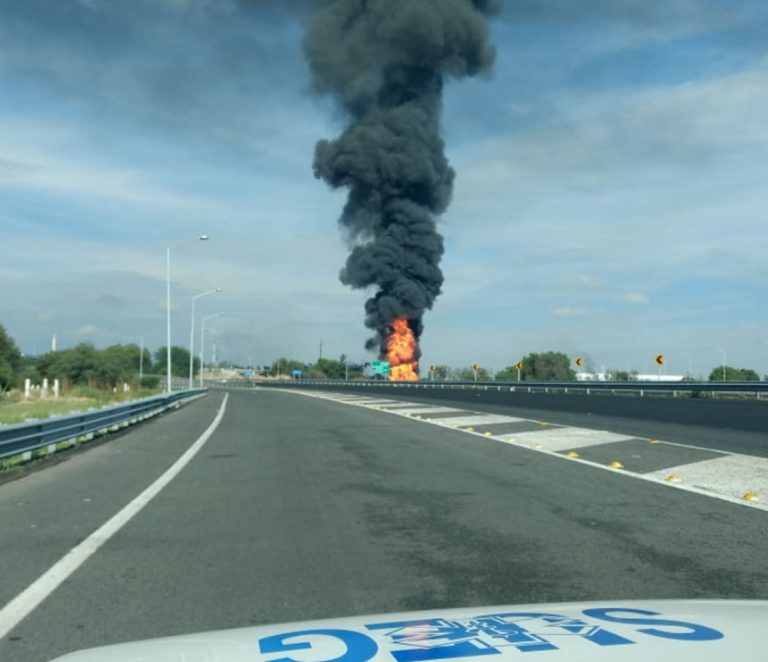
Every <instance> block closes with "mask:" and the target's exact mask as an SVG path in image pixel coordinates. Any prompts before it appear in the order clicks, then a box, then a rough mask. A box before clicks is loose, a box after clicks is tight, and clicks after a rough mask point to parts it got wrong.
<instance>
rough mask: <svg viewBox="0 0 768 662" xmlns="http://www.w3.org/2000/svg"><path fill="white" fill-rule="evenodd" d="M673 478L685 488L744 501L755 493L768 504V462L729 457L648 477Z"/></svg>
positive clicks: (663, 471)
mask: <svg viewBox="0 0 768 662" xmlns="http://www.w3.org/2000/svg"><path fill="white" fill-rule="evenodd" d="M670 475H675V476H676V477H677V478H679V479H680V480H681V481H682V482H683V484H685V485H690V486H692V487H700V488H703V489H707V490H711V491H713V492H717V493H718V494H723V495H725V496H730V497H739V498H741V497H743V496H744V495H745V494H746V493H748V492H755V493H757V494H758V496H760V497H762V499H763V500H764V501H768V458H764V457H752V456H748V455H729V456H727V457H718V458H714V459H711V460H702V461H701V462H691V463H690V464H682V465H679V466H676V467H667V468H666V469H662V470H661V471H654V472H652V473H648V474H646V476H653V477H655V478H659V479H662V480H666V478H667V477H668V476H670Z"/></svg>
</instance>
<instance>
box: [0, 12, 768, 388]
mask: <svg viewBox="0 0 768 662" xmlns="http://www.w3.org/2000/svg"><path fill="white" fill-rule="evenodd" d="M414 1H415V0H414ZM300 4H301V3H297V2H292V1H291V0H285V1H284V2H277V1H275V0H271V1H266V0H265V1H259V0H250V1H248V2H246V1H244V0H134V1H132V2H127V1H124V2H121V1H120V0H60V1H57V2H50V1H48V0H2V2H0V199H1V200H2V204H0V224H1V225H0V226H1V227H2V237H3V239H2V242H0V287H1V288H2V298H1V299H0V322H1V323H3V324H4V325H5V326H6V327H7V328H8V330H9V331H10V332H11V333H12V335H13V336H14V337H15V338H16V339H17V340H18V342H19V344H20V345H21V347H22V348H23V350H24V351H26V352H33V351H37V352H40V351H43V350H44V349H46V348H47V347H48V346H49V344H50V338H51V336H52V335H53V334H56V335H57V337H58V341H59V346H69V345H73V344H75V343H77V342H80V341H84V340H88V341H92V342H94V343H95V344H96V345H98V346H105V345H107V344H111V343H117V342H123V343H125V342H138V340H139V338H140V337H142V336H143V337H144V339H145V342H146V343H147V344H148V345H149V346H152V347H157V346H159V345H161V344H164V335H163V334H164V299H163V298H164V273H165V272H164V267H165V264H164V257H165V246H166V245H167V244H169V243H171V244H173V245H174V246H175V245H176V244H177V243H179V242H180V241H182V240H184V239H186V238H188V237H194V236H196V235H198V234H200V233H206V234H209V235H210V236H211V241H210V242H207V243H199V242H198V243H195V242H191V243H185V244H183V245H181V246H178V247H176V248H174V251H173V293H174V303H173V309H172V310H173V320H174V342H176V343H179V344H185V343H187V342H188V335H189V308H190V297H191V296H192V295H193V294H195V293H198V292H202V291H205V290H208V289H210V288H216V287H221V288H223V289H224V292H223V293H222V294H221V295H217V296H215V297H213V296H211V297H208V298H206V299H202V300H200V301H198V310H200V311H201V312H203V313H205V314H211V313H215V312H219V311H222V312H224V313H225V317H223V318H221V320H216V321H215V322H212V323H211V325H210V333H209V336H211V337H215V338H218V342H219V346H220V348H221V349H220V354H221V355H222V356H223V357H225V358H228V359H232V360H236V361H243V362H245V361H251V360H253V361H254V362H256V363H257V364H261V363H267V362H270V361H271V360H272V359H273V358H275V357H276V356H278V355H288V356H294V357H297V358H300V359H303V360H308V361H309V360H314V359H315V358H316V357H317V352H318V346H319V343H320V340H321V339H322V340H323V344H324V350H325V354H326V355H330V356H338V355H340V354H341V353H346V354H348V355H349V356H350V357H352V358H354V359H361V360H362V359H368V358H370V357H369V355H367V354H366V352H365V350H364V349H363V343H364V341H365V338H366V337H367V331H366V329H365V328H364V326H363V302H364V300H365V298H366V293H364V292H357V291H352V290H349V289H348V288H346V287H345V286H343V285H342V284H341V283H340V282H339V280H338V273H339V270H340V268H341V266H342V265H343V263H344V261H345V258H346V254H347V247H346V246H345V243H344V238H343V236H342V233H341V232H340V230H339V229H338V225H337V218H338V216H339V212H340V210H341V207H342V205H343V201H344V197H343V194H340V193H334V192H331V191H329V190H328V189H327V188H326V187H325V185H324V184H323V183H321V182H319V181H317V180H315V179H314V177H313V175H312V169H311V162H312V156H313V149H314V143H315V142H316V141H317V140H318V139H320V138H329V137H333V136H335V135H337V134H338V133H339V131H340V129H341V127H342V119H341V118H340V117H339V115H338V114H337V112H336V110H335V109H334V107H333V105H332V104H331V103H330V102H329V101H328V100H327V99H318V98H315V97H313V96H311V95H309V94H308V93H307V92H306V90H307V86H308V73H307V69H306V65H305V63H304V61H303V57H302V53H301V34H302V28H301V19H300V10H299V9H298V8H297V7H298V5H300ZM493 32H494V38H495V42H496V45H497V47H498V59H497V63H496V68H495V74H494V76H493V77H492V78H490V79H488V80H471V81H464V82H460V83H453V84H451V85H450V86H449V88H448V90H447V93H446V99H445V116H444V122H443V125H444V134H445V137H446V141H447V145H448V154H449V157H450V159H451V162H452V164H453V166H454V168H455V169H456V171H457V175H458V176H457V182H456V189H455V192H454V199H453V203H452V205H451V207H450V209H449V210H448V212H447V213H446V214H445V216H444V217H443V218H442V219H441V221H440V231H441V232H442V234H443V235H444V236H445V239H446V255H445V258H444V261H443V269H444V272H445V277H446V282H445V286H444V288H443V294H442V296H441V297H440V298H439V299H438V301H437V303H436V304H435V307H434V310H433V311H431V312H429V313H428V314H427V316H426V318H425V324H426V330H425V334H424V336H423V350H424V360H425V361H426V362H430V363H432V362H434V363H448V364H451V365H467V364H469V363H471V362H473V361H477V362H479V363H481V364H482V365H486V366H488V367H489V368H494V369H500V368H501V367H503V366H505V365H508V364H510V363H513V362H514V361H516V360H517V359H518V358H519V357H520V356H521V355H523V354H526V353H528V352H531V351H546V350H550V349H553V350H561V351H565V352H567V353H569V354H571V355H577V354H578V355H585V356H587V357H589V359H590V362H591V363H592V364H593V365H594V366H595V367H601V366H606V367H616V368H622V369H629V368H634V369H638V370H641V371H645V370H650V369H651V361H652V357H653V356H655V354H657V353H660V352H661V353H664V354H666V355H667V357H668V368H667V369H668V371H669V372H670V373H680V374H682V373H683V372H685V371H686V370H687V368H688V365H689V364H690V365H691V366H692V368H693V371H694V373H696V374H702V373H708V372H709V370H710V369H711V368H712V367H713V366H714V365H716V364H717V363H718V362H719V361H720V353H719V352H718V351H716V349H715V348H718V349H719V348H723V349H725V350H726V352H727V354H728V361H729V363H731V364H735V365H739V366H747V367H753V368H755V369H757V370H758V371H759V372H760V373H761V374H766V373H768V344H764V343H762V342H761V340H768V312H766V307H765V302H766V294H768V266H767V263H766V247H768V225H767V224H766V221H765V218H766V211H765V210H766V209H768V187H766V185H765V182H766V181H768V156H767V155H768V123H767V122H766V118H767V116H768V40H766V39H765V35H766V34H768V7H766V5H765V3H764V2H760V1H758V0H754V1H752V0H740V1H736V2H734V1H732V0H665V1H663V2H662V1H658V2H657V1H656V0H644V1H643V2H638V1H635V0H583V1H581V2H579V1H577V0H507V1H506V6H505V9H504V11H503V14H502V15H501V16H500V17H499V18H498V19H497V20H496V21H495V22H494V24H493Z"/></svg>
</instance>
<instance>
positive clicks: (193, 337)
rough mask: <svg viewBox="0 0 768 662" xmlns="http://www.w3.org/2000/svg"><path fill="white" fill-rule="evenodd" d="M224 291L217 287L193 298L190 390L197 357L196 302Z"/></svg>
mask: <svg viewBox="0 0 768 662" xmlns="http://www.w3.org/2000/svg"><path fill="white" fill-rule="evenodd" d="M222 291H223V290H222V289H221V288H220V287H217V288H216V289H215V290H208V291H207V292H201V293H200V294H195V295H194V296H193V297H192V316H191V321H190V324H189V390H190V391H191V390H192V387H193V386H194V384H193V374H194V363H195V361H194V356H195V301H197V300H198V299H199V298H201V297H207V296H208V295H209V294H221V292H222Z"/></svg>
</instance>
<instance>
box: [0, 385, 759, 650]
mask: <svg viewBox="0 0 768 662" xmlns="http://www.w3.org/2000/svg"><path fill="white" fill-rule="evenodd" d="M224 397H225V394H224V393H222V392H214V393H212V394H210V395H209V396H207V397H206V398H203V399H202V400H199V401H197V402H195V403H192V404H190V405H188V406H186V407H184V408H182V409H181V410H180V411H178V412H175V413H173V414H170V415H167V416H163V417H162V418H159V419H157V420H154V421H151V422H149V423H147V424H145V425H143V426H141V427H139V428H137V429H134V430H132V431H130V432H128V433H126V434H123V435H121V436H119V437H118V438H116V439H114V440H113V441H110V442H109V443H106V444H102V445H100V446H99V447H96V448H93V449H91V450H88V451H84V452H75V453H71V454H69V455H68V456H67V457H66V461H63V462H59V463H57V464H51V466H48V467H46V468H44V469H42V470H39V471H34V472H30V473H28V474H26V475H24V476H23V477H22V478H20V479H18V480H13V481H10V482H6V483H5V484H3V485H0V519H1V521H2V535H1V537H0V571H1V572H2V574H1V575H0V577H2V582H0V609H1V608H2V607H1V606H2V605H6V604H7V603H9V602H10V601H11V600H13V599H14V598H16V597H17V596H18V595H19V594H22V593H23V592H24V590H25V589H26V588H27V587H29V586H30V584H32V582H34V581H35V580H37V579H38V578H39V577H41V576H45V573H46V572H47V571H48V570H49V569H50V568H51V566H53V565H54V564H55V563H56V562H57V561H58V560H59V559H61V558H62V557H64V556H65V555H66V554H67V552H68V551H69V550H71V549H72V548H74V547H76V546H77V545H78V544H79V543H81V542H83V541H84V540H86V539H88V537H89V536H90V535H91V534H92V533H93V531H94V530H96V529H97V528H98V527H99V526H101V525H102V524H104V523H105V522H106V521H108V520H110V518H112V517H113V516H114V515H115V514H116V513H118V511H120V510H121V509H122V508H124V507H125V506H126V504H130V503H132V502H133V501H134V499H136V497H137V495H139V494H140V493H141V492H142V491H144V490H145V489H147V488H148V487H150V486H151V485H152V484H153V483H154V482H155V481H156V480H157V479H158V478H160V477H161V476H162V475H163V474H164V473H165V472H166V470H168V469H169V467H171V466H172V465H173V464H174V462H176V461H177V460H178V459H179V458H180V457H181V456H182V455H183V454H184V453H185V452H186V451H187V450H188V449H190V448H191V447H192V446H193V444H195V442H196V441H197V440H198V439H199V438H200V436H201V435H202V434H203V432H204V431H205V430H206V429H208V428H209V427H210V426H211V424H212V422H213V421H214V419H215V417H216V415H217V412H218V411H219V410H220V408H221V405H222V401H223V399H224ZM333 397H337V396H333ZM342 399H343V398H342ZM392 408H393V407H392V406H390V407H389V409H392ZM518 413H519V412H518ZM453 416H454V417H455V418H456V420H459V419H460V418H461V414H454V415H453ZM535 416H538V417H541V416H542V412H541V411H538V412H536V413H535ZM425 417H426V416H425ZM425 417H423V418H425ZM447 418H451V416H448V417H447ZM446 420H447V419H446ZM528 423H530V421H529V422H528ZM506 424H507V425H509V426H511V427H514V426H515V425H517V426H518V427H517V428H515V429H517V430H518V432H515V433H514V434H518V435H519V437H520V439H523V438H525V437H524V435H525V434H530V433H535V432H536V429H535V426H534V428H532V429H529V428H530V425H529V426H528V427H526V424H525V423H506ZM539 424H540V423H539ZM489 425H491V426H492V425H496V426H499V428H498V429H497V432H498V431H499V430H501V429H502V428H503V426H504V425H505V423H504V422H501V423H499V422H496V423H490V424H489ZM467 427H468V426H464V429H461V428H454V427H451V426H448V425H445V424H436V421H435V420H433V421H431V422H429V423H428V422H425V421H424V420H416V419H415V418H414V417H413V416H411V417H406V416H402V415H397V414H393V413H391V412H390V411H384V410H380V409H377V408H375V407H372V406H357V405H355V404H352V403H350V402H348V401H346V402H337V401H334V400H328V399H320V398H317V397H309V396H306V395H301V394H298V393H285V392H278V391H274V390H259V391H253V392H232V393H230V394H229V396H228V401H227V405H226V411H225V412H224V415H223V417H222V418H221V422H220V424H219V425H218V427H217V428H216V429H215V431H214V432H213V434H212V435H211V436H210V438H209V439H208V440H207V441H206V442H205V443H204V444H202V445H199V446H200V448H199V452H198V453H197V454H196V455H195V456H194V457H193V458H192V459H191V460H190V461H189V463H188V464H186V465H185V466H184V467H183V468H182V469H181V470H180V471H179V473H178V475H176V476H175V477H174V478H173V479H172V480H171V481H170V482H169V483H168V484H167V486H165V487H164V488H163V489H162V490H161V491H159V493H157V495H156V496H154V497H153V498H151V500H149V501H148V502H147V503H146V505H145V506H144V507H143V509H142V510H140V511H138V512H137V513H136V514H135V516H133V518H132V519H130V520H128V521H127V523H125V524H124V526H122V528H120V529H119V530H117V531H116V532H114V533H113V534H112V535H111V536H110V537H109V538H108V539H106V541H104V542H103V544H102V546H101V547H99V548H98V549H97V550H96V551H95V552H94V553H93V554H92V555H91V556H90V557H88V558H87V559H85V560H84V561H83V562H82V564H81V565H79V567H77V569H76V570H74V572H72V574H71V575H70V576H69V577H68V578H67V579H66V580H65V581H64V582H63V583H61V585H60V586H58V587H57V588H55V590H52V592H50V594H49V595H47V596H46V597H45V599H43V600H42V602H41V603H40V604H39V606H38V607H37V608H35V609H34V610H33V611H31V613H29V614H28V615H27V616H26V617H25V618H23V620H21V621H20V623H19V624H18V625H17V626H16V627H14V628H13V629H12V630H11V631H10V633H9V634H8V635H7V636H6V637H5V638H4V639H3V640H2V641H0V660H3V662H45V661H46V660H50V659H52V658H54V657H56V656H57V655H61V654H64V653H66V652H70V651H72V650H76V649H80V648H85V647H91V646H96V645H102V644H108V643H116V642H122V641H128V640H134V639H141V638H149V637H158V636H166V635H174V634H182V633H188V632H195V631H201V630H211V629H222V628H233V627H241V626H249V625H255V624H263V623H270V622H284V621H295V620H303V619H313V618H322V617H333V616H347V615H355V614H365V613H379V612H387V611H402V610H411V609H422V608H441V607H449V606H450V607H458V606H472V605H490V604H502V603H503V604H514V603H531V602H543V601H563V600H592V599H629V598H635V599H640V598H708V597H710V598H715V597H728V598H760V599H766V598H768V562H767V561H766V556H765V550H766V549H768V526H766V524H767V523H768V512H766V510H763V509H760V508H757V507H753V506H751V505H748V504H745V505H741V504H738V503H735V502H730V501H726V500H723V499H721V498H715V497H713V496H707V495H705V494H702V493H698V492H691V491H685V490H681V489H675V487H673V486H670V485H666V484H663V483H662V482H654V481H651V480H646V479H639V478H637V477H636V476H633V475H630V474H629V473H626V472H622V471H615V470H606V469H605V468H602V467H601V466H598V465H599V464H601V463H604V462H605V461H607V458H608V456H605V457H603V456H600V454H599V452H600V451H601V449H604V448H605V447H604V446H603V445H602V444H600V445H597V446H589V445H587V446H584V447H581V448H580V451H581V453H580V455H581V457H582V459H583V458H584V457H587V460H588V462H583V461H580V460H574V461H570V460H568V459H566V458H564V457H562V455H563V454H564V453H563V452H561V451H558V452H557V453H554V452H549V453H548V452H538V451H537V450H535V449H534V448H533V447H532V446H531V447H525V445H520V444H516V443H512V442H510V443H502V442H500V441H499V439H497V438H494V437H487V438H486V437H483V436H480V434H479V433H481V432H482V431H483V427H482V425H480V426H479V427H477V428H476V431H473V432H468V431H467V429H466V428H467ZM551 427H553V428H554V429H555V433H556V434H559V435H560V437H562V435H563V434H570V431H569V430H568V429H560V428H558V427H557V426H551ZM526 430H527V432H526ZM563 430H565V432H563ZM486 431H487V430H486ZM499 434H501V433H500V432H499ZM573 434H574V435H577V432H573ZM585 434H586V433H585ZM633 434H637V433H636V432H635V433H633ZM497 436H498V435H497ZM646 441H647V440H646ZM641 442H642V440H639V441H638V443H641ZM607 443H609V444H610V443H618V444H622V443H623V444H625V446H612V447H610V450H611V452H612V453H613V452H619V450H622V452H624V451H625V450H626V448H628V447H627V446H626V444H628V443H630V442H629V441H621V440H618V441H615V442H613V441H610V440H609V441H608V442H607ZM642 443H645V442H642ZM648 447H649V448H651V445H650V443H649V442H648ZM637 448H640V446H637ZM643 448H645V447H643ZM652 448H656V446H653V447H652ZM544 450H546V449H544ZM659 452H660V453H664V454H665V455H664V457H666V458H669V462H679V461H681V460H683V461H684V462H687V463H688V464H696V463H697V462H702V463H706V462H716V461H718V459H719V456H718V457H714V459H713V457H712V456H711V455H706V454H707V453H712V452H713V451H710V450H707V449H703V450H700V451H699V450H697V449H694V448H682V450H681V447H677V446H667V445H661V448H660V450H659ZM590 453H591V454H592V455H590ZM696 453H702V454H703V455H701V456H697V455H696ZM603 455H605V453H603ZM638 457H641V459H640V460H638V462H639V464H638V466H637V467H634V468H635V470H636V471H640V472H644V473H646V474H650V473H653V472H659V471H661V472H663V471H665V470H667V467H664V466H662V467H661V468H659V467H658V466H657V465H658V464H660V461H659V460H658V458H656V459H653V458H652V457H651V456H647V455H643V453H640V454H639V455H638ZM626 458H628V462H629V465H630V466H628V469H632V468H633V467H632V466H631V462H632V453H629V454H628V455H627V456H626ZM654 462H655V464H654ZM661 463H662V464H663V462H661ZM641 465H642V466H641ZM766 497H768V495H766ZM49 588H50V587H49ZM3 613H4V612H3V611H0V629H1V628H2V626H3V618H4V616H3ZM5 618H6V619H7V618H8V616H7V613H6V615H5Z"/></svg>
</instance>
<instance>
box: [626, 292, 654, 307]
mask: <svg viewBox="0 0 768 662" xmlns="http://www.w3.org/2000/svg"><path fill="white" fill-rule="evenodd" d="M622 300H623V301H624V302H625V303H633V304H645V303H648V295H647V294H643V293H642V292H627V293H626V294H625V295H624V296H623V297H622Z"/></svg>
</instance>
